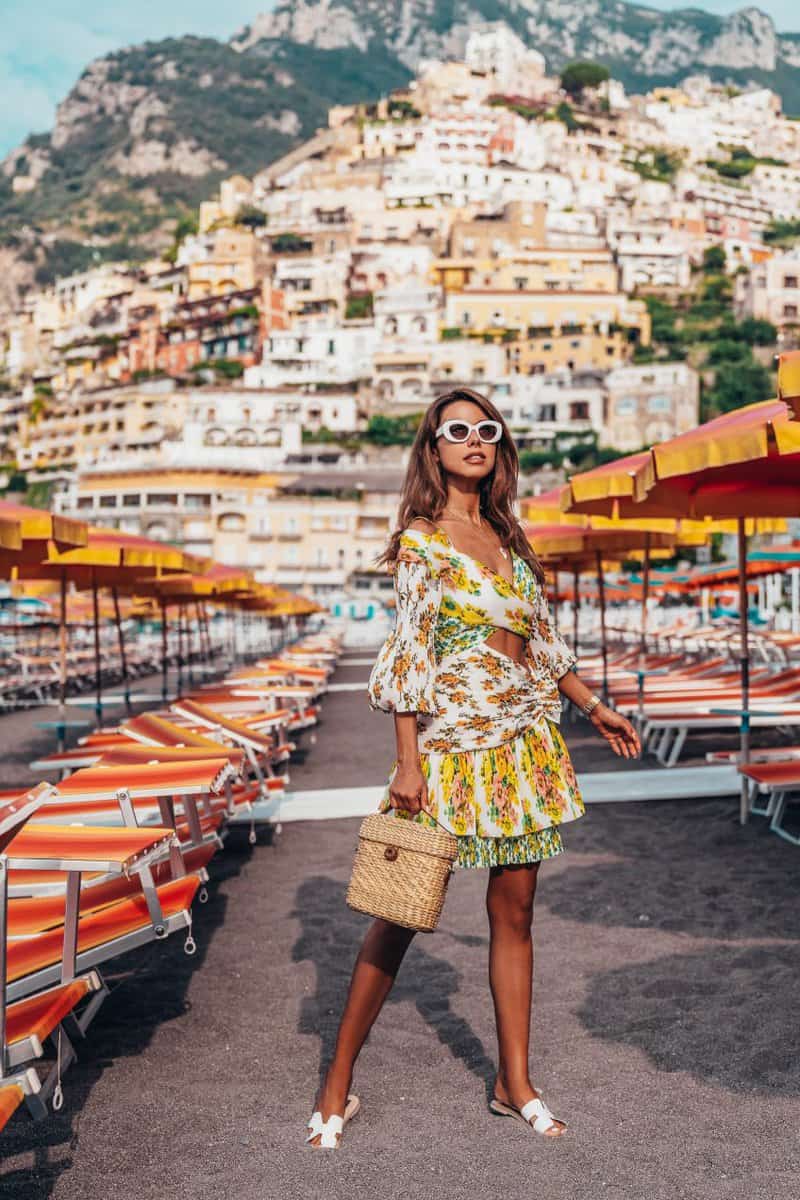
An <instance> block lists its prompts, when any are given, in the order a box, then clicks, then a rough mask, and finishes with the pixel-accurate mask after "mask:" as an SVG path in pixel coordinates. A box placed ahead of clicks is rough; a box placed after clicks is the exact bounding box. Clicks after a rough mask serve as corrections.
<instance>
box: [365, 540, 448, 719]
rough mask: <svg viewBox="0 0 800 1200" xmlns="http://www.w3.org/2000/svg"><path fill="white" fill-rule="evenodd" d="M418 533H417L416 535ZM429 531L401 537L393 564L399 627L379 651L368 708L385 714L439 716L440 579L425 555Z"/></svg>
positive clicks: (373, 670) (370, 686) (368, 685)
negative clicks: (436, 637)
mask: <svg viewBox="0 0 800 1200" xmlns="http://www.w3.org/2000/svg"><path fill="white" fill-rule="evenodd" d="M411 535H415V536H411ZM424 538H425V535H424V534H422V533H420V532H419V531H415V530H408V531H406V532H404V533H403V534H402V535H401V539H400V550H399V553H398V557H397V560H396V561H395V563H394V567H393V574H394V591H395V597H396V605H397V606H396V618H395V627H394V629H393V630H392V632H391V633H390V634H389V636H388V637H387V639H386V641H385V642H384V643H383V645H382V646H381V648H380V650H379V651H378V656H377V658H376V660H375V663H374V666H373V668H372V671H371V673H370V677H369V683H368V684H367V695H368V699H369V706H370V708H372V709H382V710H383V711H384V712H389V713H392V712H398V713H405V712H419V713H430V714H435V713H437V712H438V705H437V702H436V689H435V684H434V680H435V675H436V657H435V653H434V644H433V639H434V632H435V629H436V619H437V616H438V612H439V604H440V602H441V580H440V579H439V577H438V573H437V572H436V571H435V570H434V568H433V566H432V563H431V561H430V556H429V555H428V554H427V553H426V547H425V542H424Z"/></svg>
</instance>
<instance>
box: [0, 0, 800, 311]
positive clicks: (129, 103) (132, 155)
mask: <svg viewBox="0 0 800 1200" xmlns="http://www.w3.org/2000/svg"><path fill="white" fill-rule="evenodd" d="M256 2H257V0H256ZM500 21H502V22H505V24H507V25H508V26H509V27H510V28H511V29H513V30H514V31H515V32H516V33H518V34H519V35H520V36H521V37H522V38H523V39H524V40H525V41H526V42H528V43H529V44H531V45H534V46H536V47H537V48H538V49H539V50H541V51H542V52H543V53H544V55H545V57H546V58H547V62H548V67H549V69H550V70H551V71H556V70H558V69H559V67H561V66H562V65H563V64H564V63H565V62H566V61H568V60H570V59H574V58H594V59H597V60H599V61H601V62H604V63H606V64H607V65H608V66H609V67H610V69H611V71H612V73H613V74H614V75H615V76H616V77H617V78H620V79H622V80H623V82H624V83H625V84H626V85H627V86H628V87H629V88H634V89H638V90H645V89H647V88H649V87H652V86H653V85H654V84H656V83H662V84H663V83H674V82H677V81H678V80H679V79H681V78H682V77H684V76H685V75H687V74H690V73H695V72H697V71H703V72H705V73H706V74H709V75H711V76H712V77H714V78H716V79H718V80H723V81H729V82H731V83H736V84H746V83H748V82H754V83H758V84H767V85H769V86H771V87H773V88H775V89H776V90H777V91H779V92H780V93H781V95H782V96H783V100H784V106H785V108H786V110H787V111H789V112H800V34H794V35H792V34H778V33H777V32H776V30H775V27H774V25H773V23H772V21H771V20H770V18H769V17H768V16H766V15H765V14H764V13H762V12H760V11H759V10H758V9H756V8H746V9H743V10H742V11H740V12H738V13H734V14H733V15H731V16H728V17H718V16H713V15H711V14H709V13H706V12H703V11H701V10H699V9H684V10H678V11H672V12H659V11H656V10H654V9H650V8H645V7H642V6H640V5H633V4H626V3H623V2H622V0H398V2H397V3H395V4H392V5H388V4H386V3H384V2H383V0H279V2H278V4H277V6H276V7H275V8H274V9H273V10H272V11H271V12H269V13H264V14H261V15H258V16H255V17H254V19H253V21H252V23H251V24H250V25H249V26H247V27H246V28H245V29H243V30H240V31H239V32H238V33H236V34H235V35H234V36H233V37H232V38H231V39H230V41H229V42H221V41H217V40H215V39H213V38H198V37H183V38H172V39H167V40H164V41H159V42H147V43H145V44H144V45H141V46H136V47H133V48H130V49H125V50H121V51H119V52H118V53H115V54H110V55H108V56H106V57H104V58H100V59H97V60H95V61H94V62H92V63H90V64H89V66H88V67H87V68H86V70H85V71H84V73H83V75H82V76H81V77H80V79H79V80H78V82H77V83H76V85H75V87H74V88H73V89H72V91H71V92H70V93H69V95H68V96H67V97H66V98H65V100H64V101H63V102H62V104H61V105H60V106H59V108H58V112H57V117H56V123H55V126H54V128H53V129H52V130H51V131H50V132H49V133H44V134H36V135H32V136H31V137H29V138H27V139H26V141H25V142H24V144H23V145H22V146H21V147H19V149H17V150H15V151H13V152H12V153H11V154H10V155H9V156H8V157H7V158H6V159H5V161H4V162H3V163H2V164H0V268H2V269H0V308H2V307H8V306H9V305H12V304H13V303H15V301H16V299H17V297H18V293H19V291H20V289H21V288H24V287H26V286H28V285H30V284H31V283H32V282H34V281H37V282H39V283H42V282H45V281H47V280H48V279H50V278H53V277H54V276H55V275H56V274H65V273H67V272H69V271H70V270H77V269H81V268H82V267H85V266H87V265H89V263H91V262H93V261H97V260H98V259H104V258H120V257H131V258H136V257H137V256H139V257H144V256H147V255H150V254H153V253H155V252H159V251H160V250H162V249H163V248H164V247H165V245H168V244H169V242H170V241H171V239H172V236H173V234H174V231H175V228H176V225H177V223H178V222H179V221H180V220H181V218H182V217H183V218H185V217H186V215H187V214H188V213H189V211H190V210H191V209H193V208H194V207H195V206H196V204H197V202H198V201H199V200H200V199H202V198H203V197H205V196H207V195H208V194H209V193H210V192H211V191H212V189H213V187H214V185H215V184H216V183H217V181H218V180H219V179H220V178H222V177H224V176H225V175H226V174H230V173H232V172H234V171H241V172H244V173H246V174H252V173H253V172H254V171H256V170H257V169H258V168H260V167H263V166H264V165H265V164H267V163H268V162H269V161H271V160H272V159H274V158H276V157H278V156H279V155H281V154H282V153H284V152H285V151H286V150H288V149H289V148H291V147H292V146H293V145H295V144H297V143H298V142H299V141H302V140H304V139H305V138H307V137H309V136H310V135H311V134H312V133H313V132H314V131H315V130H316V129H317V128H318V127H319V126H320V125H324V124H325V120H326V113H327V110H328V108H329V107H330V106H331V105H332V104H337V103H348V102H351V101H354V100H359V99H361V100H370V99H375V98H377V97H378V96H379V95H381V94H385V93H386V92H387V91H389V90H391V89H392V88H394V87H398V86H400V85H402V84H403V83H405V82H407V80H408V79H409V78H410V77H411V75H412V74H413V72H414V70H415V68H416V67H417V65H418V64H419V62H420V60H421V59H423V58H431V57H437V58H442V57H457V56H460V55H461V54H462V53H463V50H464V46H465V43H466V39H467V37H468V35H469V33H470V31H471V30H473V29H475V28H478V27H480V26H485V25H486V24H487V23H493V22H500Z"/></svg>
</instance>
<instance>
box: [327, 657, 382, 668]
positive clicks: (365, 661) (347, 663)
mask: <svg viewBox="0 0 800 1200" xmlns="http://www.w3.org/2000/svg"><path fill="white" fill-rule="evenodd" d="M374 662H375V656H374V655H373V656H372V658H340V659H339V661H338V663H337V664H336V665H337V667H371V666H372V664H373V663H374Z"/></svg>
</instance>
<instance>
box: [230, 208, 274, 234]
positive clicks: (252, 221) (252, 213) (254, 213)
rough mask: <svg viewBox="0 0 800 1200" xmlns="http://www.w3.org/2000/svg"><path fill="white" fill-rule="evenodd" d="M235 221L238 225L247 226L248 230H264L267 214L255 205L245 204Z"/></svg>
mask: <svg viewBox="0 0 800 1200" xmlns="http://www.w3.org/2000/svg"><path fill="white" fill-rule="evenodd" d="M234 219H235V221H236V224H237V225H245V226H246V227H247V228H248V229H263V228H264V226H265V225H266V223H267V214H266V213H265V212H262V211H261V209H260V208H256V207H255V205H253V204H243V205H242V207H241V208H240V209H239V211H238V212H237V214H236V217H235V218H234Z"/></svg>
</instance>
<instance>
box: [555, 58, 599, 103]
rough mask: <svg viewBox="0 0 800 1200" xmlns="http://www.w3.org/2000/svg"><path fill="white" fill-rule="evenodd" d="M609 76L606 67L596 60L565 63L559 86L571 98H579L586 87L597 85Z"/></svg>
mask: <svg viewBox="0 0 800 1200" xmlns="http://www.w3.org/2000/svg"><path fill="white" fill-rule="evenodd" d="M610 77H611V73H610V71H609V70H608V67H603V66H601V65H600V63H596V62H585V61H578V62H571V63H567V65H566V67H564V70H563V71H562V72H561V86H562V88H563V89H564V91H565V92H566V93H567V95H568V96H572V98H573V100H580V99H581V97H582V96H583V93H584V91H585V90H586V89H587V88H596V87H599V86H600V84H601V83H605V81H606V80H607V79H609V78H610Z"/></svg>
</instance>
